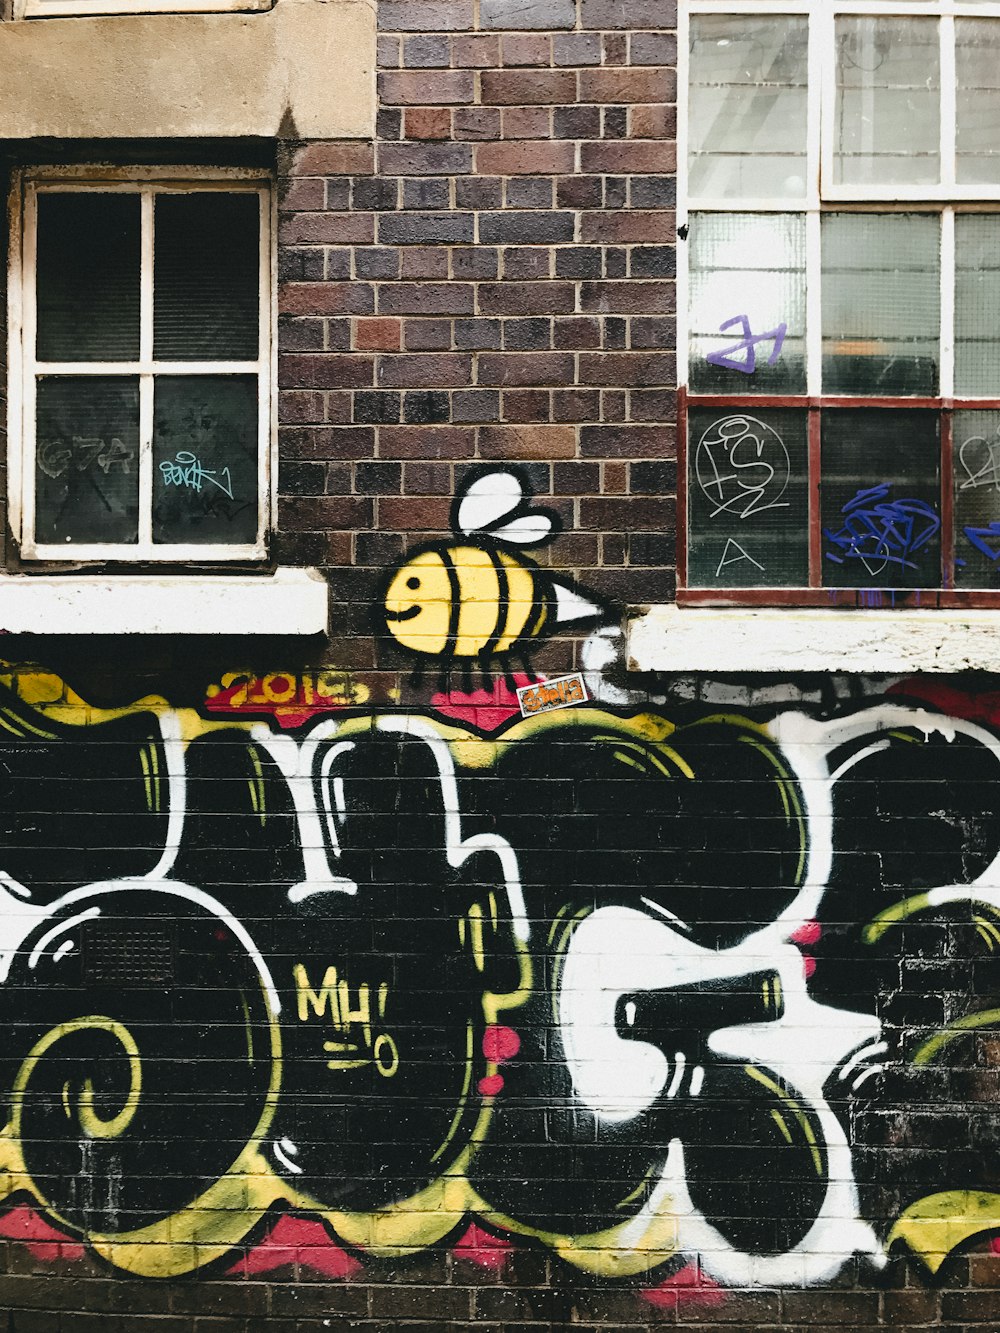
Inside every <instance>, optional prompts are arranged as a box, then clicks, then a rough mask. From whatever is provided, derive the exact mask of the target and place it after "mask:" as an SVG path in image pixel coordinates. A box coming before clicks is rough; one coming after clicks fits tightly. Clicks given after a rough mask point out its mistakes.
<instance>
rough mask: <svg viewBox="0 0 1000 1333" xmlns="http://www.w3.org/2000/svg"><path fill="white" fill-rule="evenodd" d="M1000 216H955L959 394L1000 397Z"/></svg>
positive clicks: (966, 214)
mask: <svg viewBox="0 0 1000 1333" xmlns="http://www.w3.org/2000/svg"><path fill="white" fill-rule="evenodd" d="M998 311H1000V214H998V213H959V214H958V215H957V216H956V218H955V392H956V393H959V394H982V395H984V396H985V395H989V396H1000V322H998V319H997V312H998Z"/></svg>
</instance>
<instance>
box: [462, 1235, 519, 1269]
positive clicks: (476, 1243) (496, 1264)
mask: <svg viewBox="0 0 1000 1333" xmlns="http://www.w3.org/2000/svg"><path fill="white" fill-rule="evenodd" d="M513 1248H514V1244H513V1242H512V1241H511V1240H510V1238H509V1237H507V1236H494V1235H493V1234H492V1233H491V1232H489V1231H484V1230H483V1228H482V1227H477V1226H476V1225H475V1223H473V1225H472V1226H470V1227H469V1229H468V1231H467V1232H466V1233H465V1235H464V1236H463V1237H462V1239H461V1240H459V1241H457V1242H456V1243H455V1247H454V1249H455V1254H456V1256H457V1257H458V1258H459V1259H467V1260H468V1262H469V1263H470V1264H478V1265H479V1267H480V1268H488V1269H489V1270H490V1272H492V1273H499V1272H501V1271H502V1270H503V1269H504V1268H506V1267H507V1264H508V1263H509V1261H510V1256H511V1252H512V1250H513Z"/></svg>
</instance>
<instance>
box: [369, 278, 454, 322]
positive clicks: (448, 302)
mask: <svg viewBox="0 0 1000 1333" xmlns="http://www.w3.org/2000/svg"><path fill="white" fill-rule="evenodd" d="M473 301H474V298H473V288H472V284H471V283H467V282H394V283H386V284H383V285H382V286H380V287H379V289H378V312H379V314H380V315H471V314H472V311H473Z"/></svg>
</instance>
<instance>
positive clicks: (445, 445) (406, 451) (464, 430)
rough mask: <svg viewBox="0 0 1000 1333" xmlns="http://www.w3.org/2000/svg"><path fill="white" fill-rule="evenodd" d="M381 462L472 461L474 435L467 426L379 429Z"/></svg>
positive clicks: (387, 427) (473, 431)
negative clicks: (387, 459)
mask: <svg viewBox="0 0 1000 1333" xmlns="http://www.w3.org/2000/svg"><path fill="white" fill-rule="evenodd" d="M378 439H379V456H380V457H381V458H414V459H420V460H421V461H423V460H427V459H435V458H472V457H473V456H474V453H475V448H476V433H475V430H474V429H473V428H472V427H471V426H382V427H380V428H379V436H378Z"/></svg>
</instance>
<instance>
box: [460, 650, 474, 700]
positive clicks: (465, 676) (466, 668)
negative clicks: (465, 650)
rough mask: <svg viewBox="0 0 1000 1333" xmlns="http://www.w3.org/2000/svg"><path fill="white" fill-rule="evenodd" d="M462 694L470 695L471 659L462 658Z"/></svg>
mask: <svg viewBox="0 0 1000 1333" xmlns="http://www.w3.org/2000/svg"><path fill="white" fill-rule="evenodd" d="M462 693H463V694H471V693H472V659H471V657H463V658H462Z"/></svg>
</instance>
